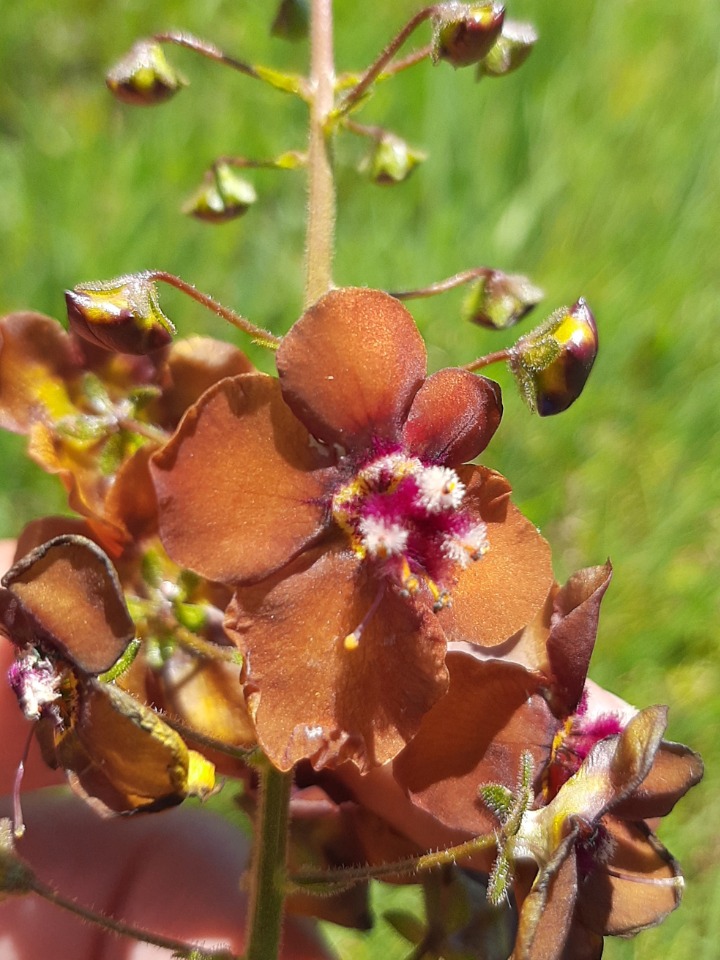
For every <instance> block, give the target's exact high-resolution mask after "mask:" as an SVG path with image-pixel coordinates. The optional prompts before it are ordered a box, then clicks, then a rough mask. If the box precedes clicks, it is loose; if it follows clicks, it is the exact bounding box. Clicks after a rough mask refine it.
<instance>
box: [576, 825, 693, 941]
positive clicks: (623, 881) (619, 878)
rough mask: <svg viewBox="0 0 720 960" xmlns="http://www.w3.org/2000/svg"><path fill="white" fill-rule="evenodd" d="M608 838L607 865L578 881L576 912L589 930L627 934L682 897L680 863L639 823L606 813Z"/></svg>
mask: <svg viewBox="0 0 720 960" xmlns="http://www.w3.org/2000/svg"><path fill="white" fill-rule="evenodd" d="M603 823H604V826H605V827H606V829H607V830H608V832H609V834H610V836H611V837H612V840H613V841H614V848H613V854H612V858H611V860H610V862H609V863H608V865H607V867H606V868H605V869H603V868H602V867H601V866H599V867H598V869H597V870H596V871H593V872H592V873H590V875H589V876H588V877H586V878H585V880H584V881H583V883H582V886H581V896H580V900H579V903H578V913H579V916H580V918H581V920H582V922H583V923H584V924H585V925H586V926H587V927H589V929H590V930H593V931H595V932H596V933H600V934H604V935H606V936H625V937H627V936H632V935H633V934H636V933H639V932H640V931H641V930H645V929H647V928H648V927H654V926H656V925H657V924H658V923H660V922H661V921H662V920H664V919H665V917H666V916H667V915H668V914H669V913H671V912H672V911H673V910H674V909H675V908H676V907H677V906H678V905H679V903H680V899H681V896H682V889H683V883H682V874H681V873H680V867H679V866H678V864H677V863H676V861H675V860H674V859H673V857H672V856H671V855H670V853H669V852H668V851H667V850H666V849H665V847H664V846H663V845H662V844H661V843H660V841H659V840H658V839H657V837H655V836H654V834H652V833H651V832H650V830H649V829H648V827H647V824H645V823H624V822H623V821H620V820H616V819H615V818H614V817H607V818H606V819H605V820H604V821H603Z"/></svg>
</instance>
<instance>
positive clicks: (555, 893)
mask: <svg viewBox="0 0 720 960" xmlns="http://www.w3.org/2000/svg"><path fill="white" fill-rule="evenodd" d="M574 845H575V840H574V835H573V834H569V835H568V836H566V837H565V838H564V839H563V840H562V841H561V843H560V844H559V845H558V847H557V849H556V850H555V852H554V854H553V858H552V860H551V862H550V863H548V864H547V865H546V866H545V867H543V869H542V870H541V871H540V872H539V873H538V875H537V878H536V880H535V882H534V883H533V885H532V889H531V890H530V893H529V894H528V896H527V897H526V898H525V900H524V902H523V904H522V908H521V910H520V918H519V922H518V932H517V939H516V941H515V950H514V951H513V957H517V958H518V960H561V958H563V957H565V956H566V954H565V953H564V946H565V938H566V936H567V935H568V933H569V932H570V926H571V922H572V916H573V910H574V907H575V900H576V897H577V892H578V890H577V884H578V877H577V858H576V856H575V850H574Z"/></svg>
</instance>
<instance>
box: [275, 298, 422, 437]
mask: <svg viewBox="0 0 720 960" xmlns="http://www.w3.org/2000/svg"><path fill="white" fill-rule="evenodd" d="M425 359H426V358H425V345H424V344H423V341H422V338H421V336H420V334H419V333H418V330H417V327H416V326H415V321H414V320H413V318H412V317H411V316H410V314H409V313H408V311H407V310H406V309H405V307H404V306H403V305H402V304H401V303H400V302H399V301H398V300H394V299H393V298H392V297H390V296H388V295H387V294H386V293H382V292H381V291H380V290H368V289H365V288H362V287H346V288H344V289H341V290H332V291H331V292H330V293H328V294H326V295H325V296H324V297H322V298H321V299H320V300H318V302H317V303H316V304H314V305H313V306H312V307H310V309H309V310H307V311H306V312H305V313H304V314H303V316H302V317H300V319H299V320H298V322H297V323H296V324H295V326H294V327H292V329H291V330H290V331H289V333H287V334H286V336H285V337H284V338H283V341H282V343H281V344H280V348H279V349H278V352H277V368H278V372H279V374H280V382H281V384H282V390H283V396H284V397H285V400H286V401H287V403H288V405H289V406H290V407H292V409H293V411H294V412H295V414H296V415H297V416H298V417H299V418H300V419H301V420H302V422H303V423H304V424H305V426H306V427H307V428H308V430H309V431H310V433H312V435H313V436H314V437H317V438H318V439H319V440H323V441H325V442H326V443H329V444H334V443H338V444H340V445H342V446H344V447H346V448H350V449H358V448H362V447H363V446H364V445H365V444H367V443H368V441H369V440H371V439H372V438H385V439H390V440H398V439H399V434H400V427H401V424H402V422H403V420H404V419H405V417H406V415H407V412H408V409H409V407H410V403H411V402H412V399H413V397H414V396H415V394H416V392H417V390H418V388H419V387H420V385H421V383H422V381H423V378H424V376H425Z"/></svg>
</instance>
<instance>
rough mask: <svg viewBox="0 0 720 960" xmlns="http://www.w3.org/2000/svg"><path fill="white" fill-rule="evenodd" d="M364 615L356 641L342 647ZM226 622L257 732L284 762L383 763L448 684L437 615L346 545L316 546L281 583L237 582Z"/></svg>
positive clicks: (283, 766) (286, 764)
mask: <svg viewBox="0 0 720 960" xmlns="http://www.w3.org/2000/svg"><path fill="white" fill-rule="evenodd" d="M379 590H383V591H384V593H383V595H382V597H381V598H380V599H379V603H378V605H377V608H376V609H375V611H374V612H372V608H373V605H374V604H376V601H378V591H379ZM368 614H370V616H369V618H368ZM366 618H368V619H367V622H366V623H365V626H364V629H363V632H362V636H361V638H360V643H359V646H358V648H357V649H355V650H347V649H345V647H344V645H343V640H344V638H345V637H346V636H347V635H348V634H350V633H352V632H353V631H355V630H356V629H357V628H358V627H359V626H360V624H361V623H362V622H363V621H364V620H365V619H366ZM226 626H227V627H228V629H229V632H230V635H231V636H232V637H233V639H235V641H236V642H237V644H238V646H239V647H240V649H241V650H242V652H243V654H244V657H245V695H246V697H247V698H248V703H249V706H250V712H251V715H252V716H253V718H254V720H255V726H256V729H257V734H258V741H259V742H260V745H261V746H262V748H263V749H264V750H265V752H266V753H267V754H268V756H269V757H270V759H271V761H272V762H273V763H274V764H275V765H276V766H277V767H279V768H280V769H283V770H288V769H290V768H291V767H292V766H293V764H295V763H296V762H297V761H298V760H301V759H303V758H308V759H310V760H311V761H312V762H313V764H314V765H315V766H316V767H322V766H326V765H336V764H338V763H340V762H342V761H343V760H346V759H353V760H355V761H356V762H357V763H358V765H359V766H361V767H363V768H368V767H371V766H373V765H374V764H378V763H384V762H385V761H386V760H389V759H391V758H392V757H394V756H395V755H396V754H397V753H398V752H399V751H400V750H401V749H402V747H403V746H405V744H406V743H407V741H408V740H409V739H410V737H411V736H413V734H414V733H415V732H416V731H417V728H418V726H419V724H420V720H421V719H422V717H423V715H424V714H425V713H426V712H427V711H428V710H429V709H430V707H431V706H432V704H433V703H434V702H435V701H436V700H437V699H438V697H440V696H441V695H442V694H443V693H444V692H445V690H446V688H447V672H446V670H445V666H444V657H445V642H444V637H443V634H442V631H441V630H440V627H439V626H438V624H437V619H436V617H435V615H434V614H433V613H432V611H431V610H430V609H429V607H427V608H426V607H424V606H422V605H420V604H419V603H417V602H413V601H411V600H409V599H404V598H402V597H400V596H399V595H398V594H397V593H396V592H395V590H394V589H393V588H392V587H390V586H384V585H383V584H382V582H381V581H380V580H377V579H375V578H373V577H371V576H369V575H368V574H367V573H366V571H364V570H363V569H362V566H361V564H360V563H359V562H358V560H357V558H356V557H355V556H354V555H353V554H351V553H350V552H349V551H344V550H339V549H334V550H332V551H331V552H327V553H324V554H319V552H318V551H313V552H312V554H310V555H305V556H303V557H302V558H300V560H299V561H298V562H297V563H296V564H295V565H294V567H293V569H291V570H289V571H284V572H283V575H282V577H277V578H276V579H275V582H274V583H272V584H270V585H267V584H263V585H260V586H258V587H255V588H245V589H241V590H238V591H237V593H236V596H235V599H234V600H233V603H232V604H231V606H230V608H229V610H228V621H227V624H226Z"/></svg>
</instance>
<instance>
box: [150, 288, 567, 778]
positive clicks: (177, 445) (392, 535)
mask: <svg viewBox="0 0 720 960" xmlns="http://www.w3.org/2000/svg"><path fill="white" fill-rule="evenodd" d="M425 362H426V361H425V349H424V345H423V343H422V340H421V338H420V335H419V333H418V331H417V329H416V327H415V324H414V323H413V321H412V318H411V317H410V315H409V314H408V313H407V311H406V310H405V308H404V307H403V306H402V305H401V304H400V303H398V302H397V301H396V300H394V299H393V298H391V297H389V296H388V295H387V294H383V293H381V292H379V291H373V290H366V289H354V288H350V289H344V290H335V291H333V292H331V293H329V294H327V295H326V296H325V297H323V298H321V300H319V301H318V303H316V304H315V305H314V306H313V307H311V308H310V309H309V310H308V311H307V312H306V313H305V314H304V315H303V317H301V318H300V320H299V321H298V322H297V323H296V324H295V326H294V327H293V328H292V329H291V331H290V332H289V333H288V334H287V336H286V337H285V338H284V340H283V342H282V343H281V345H280V348H279V350H278V353H277V365H278V370H279V374H280V379H279V381H277V380H274V379H272V378H270V377H266V376H262V375H260V374H255V375H247V376H240V377H235V378H232V379H228V380H225V381H223V382H221V383H219V384H217V386H216V387H214V388H212V389H210V390H209V391H208V392H207V393H206V394H205V395H204V396H203V397H202V398H201V399H200V400H199V401H198V403H197V404H196V405H195V406H194V407H193V408H192V409H191V410H189V411H188V413H187V415H186V416H185V418H184V420H183V422H182V424H181V425H180V427H179V429H178V431H177V433H176V435H175V436H174V437H173V439H172V440H171V441H170V442H169V443H168V444H167V445H166V446H165V447H164V448H163V449H162V450H160V451H159V452H158V453H157V454H156V455H155V457H154V458H153V464H152V469H153V475H154V480H155V485H156V490H157V493H158V502H159V514H160V530H161V536H162V538H163V541H164V543H165V546H166V548H167V550H168V553H169V554H170V556H171V557H173V559H174V560H175V561H176V562H178V563H180V564H182V565H183V566H186V567H189V568H190V569H194V570H197V571H198V572H199V573H201V574H203V575H204V576H206V577H208V578H209V579H212V580H216V581H220V582H225V583H234V584H236V585H237V589H236V593H235V598H234V601H233V603H232V604H231V606H230V608H229V611H228V619H227V628H228V629H229V631H230V633H231V635H232V636H233V638H234V639H235V640H236V642H237V644H238V645H239V647H240V648H241V650H242V651H243V655H244V684H245V694H246V697H247V698H248V703H249V706H250V710H251V714H252V716H253V719H254V721H255V725H256V729H257V733H258V738H259V742H260V744H261V746H262V747H263V749H264V750H265V751H266V753H267V754H268V756H269V757H270V758H271V760H272V761H273V763H275V764H276V765H277V766H279V767H281V768H283V769H288V768H289V767H291V766H292V765H293V764H294V763H295V762H296V761H297V760H299V759H301V758H303V757H309V758H311V759H312V760H313V761H314V762H315V763H316V764H317V765H322V764H326V763H329V762H333V763H335V762H337V761H339V760H341V759H345V758H353V759H355V760H356V761H357V762H358V763H359V764H360V765H362V766H371V765H373V764H375V763H382V762H383V761H384V760H386V759H388V758H389V757H391V756H393V755H394V754H395V753H397V752H398V750H399V749H400V748H401V747H402V746H403V744H404V743H405V742H406V741H407V740H408V739H409V738H410V737H411V736H412V735H413V733H414V732H415V731H416V729H417V726H418V723H419V721H420V719H421V717H422V715H423V714H424V713H425V712H426V711H427V710H428V709H429V708H430V706H431V705H432V703H433V702H434V701H435V700H437V698H438V697H439V696H440V695H441V694H442V693H443V692H444V690H445V687H446V683H447V680H446V671H445V667H444V655H445V632H444V629H443V624H445V622H446V621H445V619H443V618H444V617H445V615H446V614H447V624H448V626H447V629H448V630H450V632H451V633H452V630H453V626H452V625H453V622H454V621H453V617H455V616H456V615H457V614H458V613H460V610H459V607H461V605H462V604H461V598H465V599H464V601H463V602H464V604H465V605H466V607H467V612H466V615H467V616H475V615H476V614H479V617H480V619H481V620H482V625H481V627H480V628H479V629H480V630H481V632H482V631H484V632H485V635H486V638H487V642H488V643H490V644H492V643H495V642H499V641H500V640H501V639H504V638H505V637H507V636H508V635H510V634H512V633H513V632H514V631H515V630H517V629H518V628H519V627H521V626H522V625H523V624H524V623H526V622H527V621H528V620H529V619H531V618H532V616H533V615H534V613H535V612H536V611H537V609H538V608H539V607H540V605H541V604H542V601H543V599H544V597H545V595H546V593H547V590H548V589H549V582H550V578H551V574H550V569H549V562H548V554H547V546H546V544H545V542H544V541H543V540H542V538H540V537H539V535H538V534H537V531H536V530H535V529H534V528H533V527H532V525H531V524H529V523H528V522H527V521H526V520H525V519H524V518H523V517H522V516H521V515H520V514H519V513H518V512H517V511H516V510H515V509H514V508H513V507H512V506H511V505H510V504H509V503H508V493H509V488H508V486H507V484H506V482H505V481H504V480H503V479H502V478H500V477H499V476H498V475H497V474H494V473H492V472H491V471H488V470H484V469H483V468H479V467H467V468H461V467H460V465H461V464H462V463H463V462H464V461H467V460H470V459H472V458H473V457H475V456H477V454H479V453H480V452H481V451H482V450H483V449H484V447H485V446H486V444H487V443H488V441H489V440H490V438H491V437H492V435H493V433H494V431H495V429H496V427H497V425H498V423H499V420H500V414H501V408H500V401H499V393H498V389H497V387H496V386H495V385H494V384H492V383H491V382H490V381H488V380H485V379H483V378H482V377H475V376H473V375H472V374H469V373H468V372H467V371H463V370H459V369H448V370H441V371H440V372H439V373H436V374H434V375H433V376H430V377H427V378H426V376H425ZM218 450H222V451H223V455H222V459H221V461H218ZM210 464H214V465H215V466H213V467H212V468H210V467H209V465H210ZM476 571H478V572H477V573H476ZM451 594H452V595H453V597H454V606H453V607H451V608H450V609H447V610H443V608H445V607H447V606H448V604H449V602H450V597H451ZM438 611H442V612H441V613H440V615H439V616H438V615H437V613H438Z"/></svg>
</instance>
